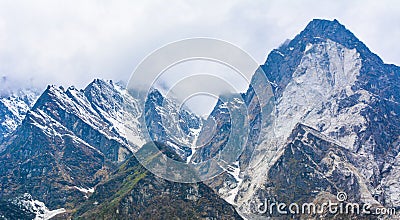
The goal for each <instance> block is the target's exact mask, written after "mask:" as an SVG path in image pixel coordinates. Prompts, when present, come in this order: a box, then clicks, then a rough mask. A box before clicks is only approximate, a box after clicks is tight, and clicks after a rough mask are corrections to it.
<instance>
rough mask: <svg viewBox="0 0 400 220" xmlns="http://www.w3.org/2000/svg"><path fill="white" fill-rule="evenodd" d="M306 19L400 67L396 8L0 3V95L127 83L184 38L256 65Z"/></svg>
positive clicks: (386, 4) (48, 0) (372, 4)
mask: <svg viewBox="0 0 400 220" xmlns="http://www.w3.org/2000/svg"><path fill="white" fill-rule="evenodd" d="M313 18H326V19H330V20H332V19H334V18H336V19H338V20H339V21H340V22H341V23H342V24H344V25H345V26H346V27H347V28H348V29H350V30H351V31H352V32H353V33H354V34H355V35H356V36H357V37H358V38H359V39H360V40H361V41H363V42H364V43H365V44H366V45H367V46H368V47H369V48H370V49H371V50H372V51H373V52H375V53H377V54H378V55H379V56H381V58H382V59H383V60H384V61H385V62H387V63H394V64H400V46H399V43H398V42H399V39H400V6H399V3H398V2H396V1H362V0H360V1H346V0H343V1H337V0H336V1H311V0H309V1H283V0H277V1H265V0H264V1H235V0H231V1H212V0H210V1H196V2H195V1H184V0H182V1H118V2H116V1H105V0H104V1H64V2H61V1H53V0H45V1H0V76H1V77H2V78H1V79H0V88H2V89H4V88H6V87H8V86H12V87H24V86H30V85H33V86H39V87H44V86H45V85H47V84H56V85H63V86H70V85H75V86H77V87H78V88H82V87H84V86H85V85H86V84H88V83H89V82H90V81H92V80H93V79H94V78H104V79H113V80H115V81H118V80H125V81H126V80H128V79H129V76H130V74H131V73H132V71H133V70H134V68H135V67H136V66H137V65H138V63H139V62H140V61H141V60H142V59H144V58H145V57H146V56H147V55H148V54H149V53H150V52H151V51H153V50H156V49H157V48H159V47H161V46H163V45H165V44H166V43H169V42H172V41H177V40H180V39H183V38H190V37H212V38H218V39H222V40H226V41H229V42H231V43H233V44H235V45H237V46H239V47H241V48H242V49H244V50H246V51H247V52H248V53H249V54H250V55H252V56H253V57H254V59H255V60H256V61H257V62H258V63H260V64H261V63H263V62H264V61H265V59H266V56H267V55H268V53H269V52H270V51H271V50H272V49H274V48H276V47H278V46H279V45H280V44H281V43H282V42H284V41H285V39H288V38H293V37H294V36H295V35H296V34H298V33H299V32H300V31H301V30H303V29H304V27H305V26H306V25H307V23H308V22H309V21H310V20H312V19H313ZM5 79H7V80H5ZM5 81H6V82H8V83H5Z"/></svg>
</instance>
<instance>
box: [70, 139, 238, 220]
mask: <svg viewBox="0 0 400 220" xmlns="http://www.w3.org/2000/svg"><path fill="white" fill-rule="evenodd" d="M156 144H157V147H159V148H169V146H167V145H163V144H161V143H156ZM161 150H162V149H161ZM169 152H170V153H169V157H171V158H174V159H176V160H180V161H182V162H183V161H184V160H183V159H182V158H179V155H177V154H175V153H174V151H169ZM171 154H172V155H171ZM149 160H151V158H149ZM75 217H76V218H78V219H94V218H96V219H99V218H100V219H174V218H177V217H178V218H185V219H241V217H240V216H239V215H238V214H237V212H236V211H235V209H234V207H233V206H232V205H230V204H228V203H226V202H225V201H224V200H223V199H221V198H220V197H219V196H218V195H217V194H216V193H215V192H214V191H213V190H212V189H211V188H209V187H208V186H206V185H205V184H203V183H194V184H185V183H175V182H170V181H167V180H164V179H162V178H159V177H157V176H155V175H154V174H152V173H151V172H149V171H147V170H146V169H145V168H144V167H143V166H142V165H141V164H140V163H139V162H138V161H137V160H136V159H135V157H132V158H130V159H129V160H127V161H126V162H125V163H124V164H123V165H122V166H121V167H120V168H118V169H117V171H115V173H113V174H112V176H111V177H110V179H109V180H108V181H107V182H105V183H102V184H99V185H98V186H97V187H96V190H95V192H94V194H93V195H92V196H90V198H89V199H88V200H87V201H86V202H85V204H84V205H82V207H81V208H80V209H78V211H77V212H76V213H75Z"/></svg>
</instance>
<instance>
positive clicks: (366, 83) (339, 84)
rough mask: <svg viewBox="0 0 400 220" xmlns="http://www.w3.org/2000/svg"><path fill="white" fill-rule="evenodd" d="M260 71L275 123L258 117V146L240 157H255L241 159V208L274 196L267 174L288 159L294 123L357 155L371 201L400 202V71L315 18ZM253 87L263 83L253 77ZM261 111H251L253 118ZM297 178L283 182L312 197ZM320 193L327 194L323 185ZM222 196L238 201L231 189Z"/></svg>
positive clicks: (356, 162) (342, 29) (345, 32)
mask: <svg viewBox="0 0 400 220" xmlns="http://www.w3.org/2000/svg"><path fill="white" fill-rule="evenodd" d="M262 69H263V71H264V73H265V74H266V76H267V78H268V79H269V81H270V83H271V85H272V86H273V88H274V96H275V109H274V111H273V122H272V123H269V122H267V121H262V122H260V123H261V124H262V125H263V130H262V131H260V132H261V136H260V139H259V140H257V142H253V145H248V146H247V148H249V147H253V148H254V150H253V149H250V150H248V151H245V152H247V153H249V155H242V156H241V158H242V159H243V158H251V159H250V161H249V162H248V161H246V160H242V161H240V166H239V167H240V170H241V172H240V174H239V176H240V177H241V178H242V179H243V181H241V184H240V185H239V188H240V189H239V190H235V191H236V192H238V194H237V196H235V200H234V201H235V203H236V204H237V205H238V206H239V207H242V205H244V204H247V202H249V201H252V200H254V199H256V198H258V197H262V196H267V197H269V196H271V195H270V194H268V193H267V191H268V190H267V188H268V186H269V185H270V183H271V182H270V181H271V178H272V176H271V174H269V173H270V172H273V171H272V170H271V169H274V167H276V166H277V164H278V163H281V162H280V161H282V160H284V159H283V157H289V155H287V154H286V153H287V150H285V149H286V148H285V146H287V145H286V141H287V139H288V138H289V137H290V135H291V134H293V133H294V132H295V131H296V125H297V124H298V123H302V124H305V125H307V126H309V127H310V128H312V129H314V130H315V131H316V132H317V133H319V134H321V135H324V136H325V137H327V138H328V142H331V143H332V144H336V145H338V146H340V147H342V148H343V149H346V150H347V151H348V152H349V153H348V154H354V158H356V159H354V160H351V161H349V162H348V163H350V164H351V165H352V166H353V167H355V168H356V171H357V172H358V173H359V174H360V178H361V177H362V178H361V179H360V182H361V183H362V184H364V185H365V188H364V189H365V191H364V192H363V193H364V194H368V198H374V201H372V202H374V203H375V202H378V203H379V204H381V205H383V206H387V207H398V204H396V203H397V200H396V199H395V197H397V196H391V195H393V194H396V192H397V189H398V186H397V185H396V184H397V183H395V181H394V179H396V178H398V176H397V171H395V170H396V169H397V157H398V156H397V155H398V154H399V137H400V130H399V126H400V123H399V122H400V121H399V120H400V118H399V116H398V115H399V110H400V108H399V107H400V106H399V102H398V93H399V86H398V83H399V81H400V68H399V67H397V66H394V65H388V64H384V63H383V61H382V60H381V59H380V58H379V57H378V56H377V55H375V54H373V53H372V52H371V51H370V50H369V49H368V48H367V47H366V46H365V45H364V44H363V43H362V42H361V41H359V40H358V39H357V38H356V37H355V36H354V35H353V34H352V33H351V32H350V31H349V30H347V29H346V28H345V27H344V26H343V25H341V24H340V23H339V22H338V21H336V20H334V21H326V20H313V21H312V22H310V24H308V25H307V27H306V28H305V30H304V31H302V32H301V33H300V34H299V35H297V36H296V37H295V38H294V39H293V40H291V41H288V42H286V43H285V44H283V45H282V46H281V47H280V48H278V49H276V50H273V51H272V52H271V53H270V55H269V56H268V59H267V61H266V63H265V64H264V65H262ZM253 84H256V85H257V81H256V80H255V79H254V78H253ZM251 94H252V93H251V88H250V89H249V91H248V92H247V93H246V94H245V96H247V98H246V97H245V100H246V99H247V100H250V101H248V103H251V102H255V100H254V98H252V97H251V96H249V95H251ZM218 108H220V107H219V106H217V107H216V109H218ZM255 113H256V115H254V114H252V113H251V114H249V117H250V118H251V119H252V120H253V121H254V122H256V120H255V119H256V118H257V111H255ZM214 118H215V120H217V121H218V120H220V121H224V119H223V118H221V119H219V118H218V117H214ZM254 124H256V123H254ZM256 129H257V128H256ZM346 154H347V153H346ZM294 156H295V155H291V156H290V157H294ZM313 156H316V155H312V156H310V158H312V159H315V158H313ZM293 159H295V158H293ZM295 161H296V160H295ZM317 164H318V163H317ZM278 170H279V171H277V170H276V171H274V172H275V173H274V176H285V175H284V173H283V172H285V171H284V170H283V169H278ZM295 170H296V169H295ZM291 175H292V176H291V177H290V179H292V180H296V181H295V182H294V183H293V185H292V187H290V183H289V182H287V183H284V182H281V184H282V185H281V186H280V187H283V188H285V187H287V188H285V190H289V192H290V193H292V194H296V192H300V191H301V192H303V194H305V195H308V198H309V199H311V198H314V195H313V194H312V193H309V194H307V193H305V192H308V191H305V190H304V189H303V188H302V186H304V185H307V182H309V180H311V179H307V178H306V179H305V178H300V176H299V175H302V174H301V173H298V172H294V173H292V174H291ZM287 178H289V175H288V176H287ZM338 178H339V177H338ZM339 179H340V178H339ZM227 181H229V178H227ZM312 181H315V180H314V179H312ZM217 182H220V180H218V181H217ZM317 182H318V181H317ZM319 183H321V184H322V185H324V184H323V183H322V182H319ZM210 185H212V186H214V187H215V188H217V189H220V188H221V184H219V185H218V184H217V186H215V183H214V182H211V183H210ZM222 185H225V186H229V184H222ZM317 185H318V184H317ZM358 185H360V184H358ZM354 186H356V183H355V182H354V181H350V182H347V185H346V186H343V187H344V188H348V189H349V188H351V187H354ZM225 188H226V187H225ZM310 188H312V187H311V186H310ZM225 191H226V190H222V192H225ZM316 191H317V192H318V193H320V192H325V190H324V189H322V188H320V189H318V190H316ZM231 192H233V190H231ZM360 193H361V192H360ZM360 193H359V194H358V195H360ZM221 195H222V196H223V197H225V198H230V200H231V199H232V195H231V194H224V193H222V194H221ZM305 197H307V196H305ZM365 197H366V196H365ZM293 199H297V198H293Z"/></svg>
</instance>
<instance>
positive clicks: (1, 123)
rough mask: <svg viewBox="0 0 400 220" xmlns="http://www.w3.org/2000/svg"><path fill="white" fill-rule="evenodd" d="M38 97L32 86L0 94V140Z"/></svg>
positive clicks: (37, 91) (9, 131) (19, 120)
mask: <svg viewBox="0 0 400 220" xmlns="http://www.w3.org/2000/svg"><path fill="white" fill-rule="evenodd" d="M38 97H39V90H38V89H34V88H29V89H21V90H18V91H10V92H7V93H4V94H0V115H1V116H2V117H0V142H1V141H2V140H3V138H4V137H5V136H8V135H9V134H10V133H11V132H13V131H14V130H15V129H16V128H17V126H18V125H20V124H21V122H22V120H23V119H24V118H25V114H26V113H27V111H28V110H29V109H30V108H31V107H32V105H33V104H34V103H35V101H36V99H37V98H38Z"/></svg>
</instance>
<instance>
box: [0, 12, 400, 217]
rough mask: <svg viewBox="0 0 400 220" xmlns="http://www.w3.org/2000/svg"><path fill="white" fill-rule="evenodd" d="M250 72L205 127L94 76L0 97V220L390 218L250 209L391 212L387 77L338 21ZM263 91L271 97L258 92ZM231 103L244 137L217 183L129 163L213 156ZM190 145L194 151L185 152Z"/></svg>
mask: <svg viewBox="0 0 400 220" xmlns="http://www.w3.org/2000/svg"><path fill="white" fill-rule="evenodd" d="M260 67H261V70H262V71H260V72H256V73H255V74H254V76H253V78H252V81H251V85H250V86H249V89H248V90H247V91H246V92H245V93H243V94H231V95H226V97H224V99H222V98H220V101H218V102H217V104H216V106H215V107H214V110H213V111H212V112H211V113H210V116H209V117H208V118H207V119H203V118H201V117H200V116H197V115H196V114H194V113H192V112H191V111H190V110H189V109H188V108H182V107H181V106H179V105H177V103H176V102H175V101H174V100H170V99H167V98H165V97H164V96H163V94H162V93H161V92H159V91H158V90H157V89H153V90H151V91H150V92H149V93H148V94H146V95H144V96H143V95H140V96H133V95H131V92H129V91H127V90H126V89H125V87H124V86H123V85H121V84H120V83H115V82H113V81H105V80H101V79H96V80H94V81H93V82H91V83H90V84H89V85H88V86H87V87H86V88H84V89H77V88H75V87H69V88H63V87H57V86H53V85H50V86H48V87H47V88H46V89H45V91H43V93H41V94H39V93H38V92H34V91H31V90H21V91H20V92H18V93H12V94H10V95H5V96H2V97H1V99H0V112H1V115H0V116H1V117H0V133H1V134H2V135H1V137H0V164H1V166H0V203H1V204H2V205H1V206H0V218H3V219H33V218H36V219H48V218H55V219H66V218H74V219H75V218H76V219H132V218H133V219H149V218H153V219H165V218H167V219H170V218H178V219H241V218H246V219H261V218H266V217H273V218H283V219H310V218H311V219H346V218H353V219H354V218H356V219H360V218H364V219H381V218H387V219H393V218H398V217H400V216H399V215H398V214H397V215H396V214H394V213H392V214H391V215H382V214H381V215H366V214H363V215H355V214H354V213H352V214H349V215H346V214H344V215H343V213H342V214H330V213H328V212H327V211H326V210H325V211H324V212H322V213H318V214H308V215H307V214H298V215H295V214H292V215H290V214H289V215H283V216H282V215H280V214H279V213H276V212H274V213H268V212H265V213H261V212H259V210H258V208H259V207H258V206H257V205H256V204H262V203H263V201H265V200H269V201H275V202H281V203H285V204H290V203H294V202H295V203H299V204H302V203H311V202H312V203H315V204H318V205H320V204H322V203H324V202H325V201H327V200H332V201H336V202H338V197H337V195H339V193H345V195H346V200H345V201H344V202H346V203H359V204H369V205H370V206H371V210H372V211H376V210H378V209H382V208H387V209H391V210H395V211H398V210H399V209H400V194H399V193H400V183H399V182H400V181H399V179H400V117H399V114H400V106H399V102H400V88H399V83H400V67H398V66H395V65H391V64H385V63H384V62H383V61H382V60H381V59H380V58H379V57H378V56H377V55H376V54H374V53H373V52H371V51H370V50H369V49H368V47H367V46H366V45H365V44H364V43H362V42H361V41H360V40H359V39H358V38H357V37H356V36H355V35H354V34H353V33H351V32H350V31H349V30H347V29H346V28H345V27H344V26H343V25H342V24H340V23H339V22H338V21H337V20H333V21H329V20H321V19H315V20H313V21H311V22H310V23H309V24H308V25H307V26H306V28H305V29H304V30H303V31H302V32H301V33H300V34H298V35H297V36H296V37H295V38H294V39H292V40H287V41H285V42H284V43H283V44H282V45H281V46H280V47H279V48H277V49H274V50H273V51H271V53H270V54H269V55H268V58H267V60H266V62H265V63H264V64H263V65H261V66H260ZM260 74H264V75H262V76H263V77H266V78H267V79H268V81H264V80H262V79H263V77H261V75H260ZM266 83H268V86H267V85H266ZM269 86H272V91H269V90H267V89H263V88H267V87H269ZM256 88H257V90H258V91H263V92H262V93H261V94H255V90H256ZM270 93H271V94H270ZM239 96H240V97H241V98H242V99H243V100H244V104H245V105H246V106H247V108H248V111H247V112H248V113H247V115H243V117H246V118H247V119H248V121H249V124H250V131H249V133H248V134H246V135H243V137H238V140H237V142H234V143H236V144H239V143H242V142H240V141H241V139H243V140H244V139H246V140H247V141H246V144H245V146H244V149H243V151H242V152H241V154H240V156H239V157H238V158H234V159H235V160H233V161H234V162H233V163H232V164H229V165H228V168H227V169H226V170H225V172H223V173H222V174H220V175H218V176H216V177H214V178H212V179H209V180H206V181H204V182H198V183H177V182H172V181H169V180H165V179H163V178H161V177H159V176H157V175H155V174H153V173H151V172H150V171H148V170H146V168H145V167H144V166H143V165H142V164H141V163H139V162H138V160H137V159H136V158H135V156H134V154H135V153H136V152H138V151H140V150H141V149H143V146H148V145H151V146H153V145H154V146H156V147H157V149H160V151H161V152H163V153H164V154H165V155H167V156H168V157H170V158H173V159H174V160H177V161H181V162H187V163H201V162H202V161H206V160H208V159H210V158H212V157H216V156H217V155H218V154H219V153H220V152H221V151H222V150H223V149H224V147H225V146H226V145H227V142H228V141H229V138H230V136H229V135H230V133H231V130H232V128H233V124H232V123H233V122H232V121H231V119H232V117H233V115H232V114H234V112H232V111H230V109H229V108H235V107H237V108H239V106H240V105H242V104H243V103H241V102H240V101H238V100H239V99H238V98H237V97H239ZM262 97H272V98H271V99H267V100H263V99H262ZM222 100H225V102H223V101H222ZM141 106H145V108H144V109H142V107H141ZM263 115H264V116H265V115H266V116H267V117H262V116H263ZM171 116H173V117H171ZM144 118H145V120H144V121H145V124H143V123H141V121H142V120H143V119H144ZM144 126H145V127H146V128H144ZM145 129H147V131H148V132H145ZM146 135H148V136H150V138H151V139H152V140H154V143H153V142H147V141H146V140H148V137H147V136H146ZM196 145H201V146H203V147H202V148H200V149H197V150H196V151H194V150H193V149H192V148H191V147H192V146H196ZM146 159H147V160H148V161H149V162H151V161H153V160H154V158H146Z"/></svg>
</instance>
